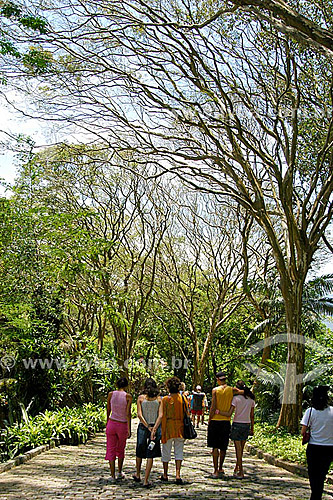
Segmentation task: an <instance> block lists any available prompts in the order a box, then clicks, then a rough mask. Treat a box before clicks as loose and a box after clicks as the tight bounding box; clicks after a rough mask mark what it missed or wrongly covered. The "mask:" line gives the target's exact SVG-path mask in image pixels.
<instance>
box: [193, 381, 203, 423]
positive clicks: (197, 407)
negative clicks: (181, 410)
mask: <svg viewBox="0 0 333 500" xmlns="http://www.w3.org/2000/svg"><path fill="white" fill-rule="evenodd" d="M205 396H206V394H205V393H204V392H201V386H200V385H197V386H196V388H195V391H193V393H192V402H191V414H192V422H193V425H195V417H197V418H196V420H197V428H199V422H200V417H201V416H202V414H203V406H204V398H205Z"/></svg>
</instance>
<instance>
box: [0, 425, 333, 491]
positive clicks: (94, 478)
mask: <svg viewBox="0 0 333 500" xmlns="http://www.w3.org/2000/svg"><path fill="white" fill-rule="evenodd" d="M133 429H134V433H133V436H132V438H131V439H130V441H129V442H128V445H127V448H126V457H125V464H124V472H125V474H126V478H125V479H124V480H123V481H121V482H118V483H116V484H113V485H110V484H107V478H108V477H109V468H108V463H107V462H106V461H104V454H105V437H104V434H103V433H100V434H98V435H97V436H96V437H95V438H94V439H91V440H90V441H89V442H88V443H87V444H86V445H81V446H76V447H72V446H61V447H60V448H55V449H52V450H49V451H47V452H45V453H43V454H42V455H39V456H37V457H35V458H33V459H32V460H30V461H29V462H27V463H25V464H23V465H20V466H18V467H15V468H14V469H12V470H10V471H8V472H4V473H3V474H0V499H1V500H19V499H31V500H32V499H33V500H41V499H50V500H53V499H54V500H58V499H67V500H74V499H76V500H78V499H92V500H93V499H96V500H102V499H105V500H106V499H109V500H127V499H150V500H163V499H165V500H177V499H180V498H186V499H192V500H202V499H214V500H215V499H219V500H223V499H227V500H237V499H242V500H247V499H266V500H278V499H279V500H282V499H283V500H308V499H309V497H310V489H309V485H308V480H307V479H304V478H302V477H298V476H295V475H293V474H291V473H289V472H287V471H285V470H283V469H279V468H277V467H274V466H271V465H269V464H267V463H265V462H264V461H262V460H260V459H258V458H255V457H253V456H250V455H249V454H247V453H245V456H244V458H245V460H244V470H245V474H246V478H245V479H243V480H237V479H234V478H233V477H232V472H233V466H234V452H233V446H232V445H231V446H230V447H229V450H228V454H227V458H226V462H225V470H226V476H225V478H224V479H212V478H211V477H210V474H211V473H212V458H211V455H210V450H209V449H208V448H207V447H206V432H207V426H206V425H204V426H203V427H202V428H201V429H199V432H198V438H197V439H195V440H194V441H188V442H187V443H186V446H185V460H184V462H183V467H182V477H183V479H184V480H185V481H186V484H184V485H181V486H178V485H176V484H175V482H174V479H175V475H174V474H175V469H174V462H171V463H170V467H169V472H170V476H169V477H170V479H169V482H168V483H161V481H159V476H160V474H161V471H162V465H161V462H160V459H156V460H155V463H154V468H153V472H152V474H151V481H152V483H153V487H152V488H150V489H148V490H147V489H145V488H143V487H142V486H141V485H140V484H137V483H134V481H133V480H132V474H133V473H134V471H135V438H136V423H135V424H134V425H133ZM325 490H326V493H325V494H324V496H323V500H329V499H333V486H332V485H326V486H325Z"/></svg>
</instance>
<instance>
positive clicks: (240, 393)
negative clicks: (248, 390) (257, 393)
mask: <svg viewBox="0 0 333 500" xmlns="http://www.w3.org/2000/svg"><path fill="white" fill-rule="evenodd" d="M232 392H233V393H234V396H235V395H239V396H244V391H243V389H238V388H237V387H233V388H232Z"/></svg>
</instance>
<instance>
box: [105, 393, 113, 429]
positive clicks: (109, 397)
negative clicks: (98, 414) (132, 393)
mask: <svg viewBox="0 0 333 500" xmlns="http://www.w3.org/2000/svg"><path fill="white" fill-rule="evenodd" d="M111 398H112V392H109V394H108V400H107V403H106V423H108V421H109V418H110V413H111Z"/></svg>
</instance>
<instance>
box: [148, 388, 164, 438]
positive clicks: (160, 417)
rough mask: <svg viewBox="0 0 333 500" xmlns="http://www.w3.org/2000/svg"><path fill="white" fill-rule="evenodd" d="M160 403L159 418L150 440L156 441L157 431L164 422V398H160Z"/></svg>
mask: <svg viewBox="0 0 333 500" xmlns="http://www.w3.org/2000/svg"><path fill="white" fill-rule="evenodd" d="M158 401H159V404H160V405H159V407H158V417H157V419H156V422H155V424H154V427H153V428H152V430H151V435H150V439H152V440H154V439H155V435H156V431H157V429H158V427H159V425H160V423H161V422H162V418H163V405H162V398H160V397H159V398H158Z"/></svg>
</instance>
